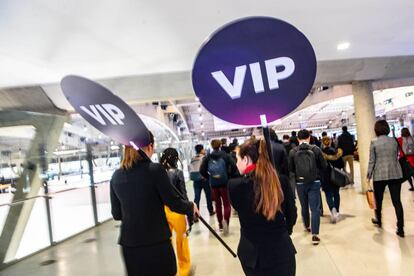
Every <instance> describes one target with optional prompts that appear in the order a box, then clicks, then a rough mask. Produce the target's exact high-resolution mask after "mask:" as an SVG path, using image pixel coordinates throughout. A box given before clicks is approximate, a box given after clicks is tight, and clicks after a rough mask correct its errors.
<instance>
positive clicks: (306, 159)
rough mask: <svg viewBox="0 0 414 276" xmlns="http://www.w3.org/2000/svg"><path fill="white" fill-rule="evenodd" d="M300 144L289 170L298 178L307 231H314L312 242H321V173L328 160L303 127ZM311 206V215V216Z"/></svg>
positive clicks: (297, 186)
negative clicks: (311, 143)
mask: <svg viewBox="0 0 414 276" xmlns="http://www.w3.org/2000/svg"><path fill="white" fill-rule="evenodd" d="M298 140H299V146H297V147H296V148H294V149H292V150H291V151H290V154H289V171H290V172H291V173H292V175H294V178H295V180H296V189H297V193H298V197H299V201H300V205H301V206H302V220H303V224H304V226H305V230H306V231H307V232H312V243H313V244H314V245H317V244H319V242H320V238H319V225H320V214H321V213H320V209H321V204H322V202H321V197H320V187H321V181H320V179H321V173H322V172H323V171H324V170H326V168H327V162H326V160H325V159H324V158H323V155H322V151H321V149H320V148H318V147H317V146H315V145H310V144H309V143H310V133H309V131H308V130H306V129H302V130H300V131H299V133H298ZM309 207H310V209H311V217H312V219H310V217H309Z"/></svg>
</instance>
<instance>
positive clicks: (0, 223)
mask: <svg viewBox="0 0 414 276" xmlns="http://www.w3.org/2000/svg"><path fill="white" fill-rule="evenodd" d="M9 209H10V207H9V206H8V205H5V206H0V233H1V232H2V231H3V228H4V224H5V223H6V218H7V214H8V213H9Z"/></svg>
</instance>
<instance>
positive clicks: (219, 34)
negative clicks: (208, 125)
mask: <svg viewBox="0 0 414 276" xmlns="http://www.w3.org/2000/svg"><path fill="white" fill-rule="evenodd" d="M315 76H316V57H315V53H314V51H313V48H312V45H311V44H310V42H309V41H308V39H307V38H306V37H305V36H304V35H303V34H302V33H301V32H300V31H299V30H298V29H296V28H295V27H294V26H292V25H290V24H289V23H286V22H284V21H281V20H278V19H275V18H270V17H249V18H245V19H241V20H238V21H235V22H232V23H230V24H228V25H226V26H224V27H222V28H221V29H219V30H218V31H216V32H215V33H214V34H213V35H212V36H211V37H210V38H209V39H208V40H207V42H206V43H205V44H204V45H203V47H202V48H201V50H200V51H199V53H198V55H197V57H196V60H195V63H194V67H193V71H192V81H193V88H194V91H195V93H196V95H197V97H198V98H199V99H200V102H201V103H202V104H203V106H204V107H205V108H206V109H207V110H209V111H210V112H211V113H213V114H214V115H216V116H217V117H219V118H220V119H223V120H225V121H228V122H231V123H235V124H241V125H259V124H261V117H262V118H263V117H264V118H266V119H267V121H269V122H270V121H274V120H277V119H279V118H281V117H283V116H285V115H287V114H288V113H290V112H291V111H293V110H294V109H295V108H296V107H297V106H298V105H299V104H300V103H301V102H302V101H303V100H304V99H305V97H306V96H307V95H308V93H309V91H310V89H311V88H312V85H313V83H314V81H315Z"/></svg>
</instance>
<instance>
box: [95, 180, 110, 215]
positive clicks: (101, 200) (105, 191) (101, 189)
mask: <svg viewBox="0 0 414 276" xmlns="http://www.w3.org/2000/svg"><path fill="white" fill-rule="evenodd" d="M96 202H97V205H98V206H97V208H98V221H99V222H103V221H105V220H108V219H111V218H112V214H111V201H110V198H109V181H105V182H101V183H98V184H96Z"/></svg>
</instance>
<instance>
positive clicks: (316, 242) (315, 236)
mask: <svg viewBox="0 0 414 276" xmlns="http://www.w3.org/2000/svg"><path fill="white" fill-rule="evenodd" d="M320 242H321V239H320V238H318V236H317V235H313V236H312V244H313V245H318V244H319V243H320Z"/></svg>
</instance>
